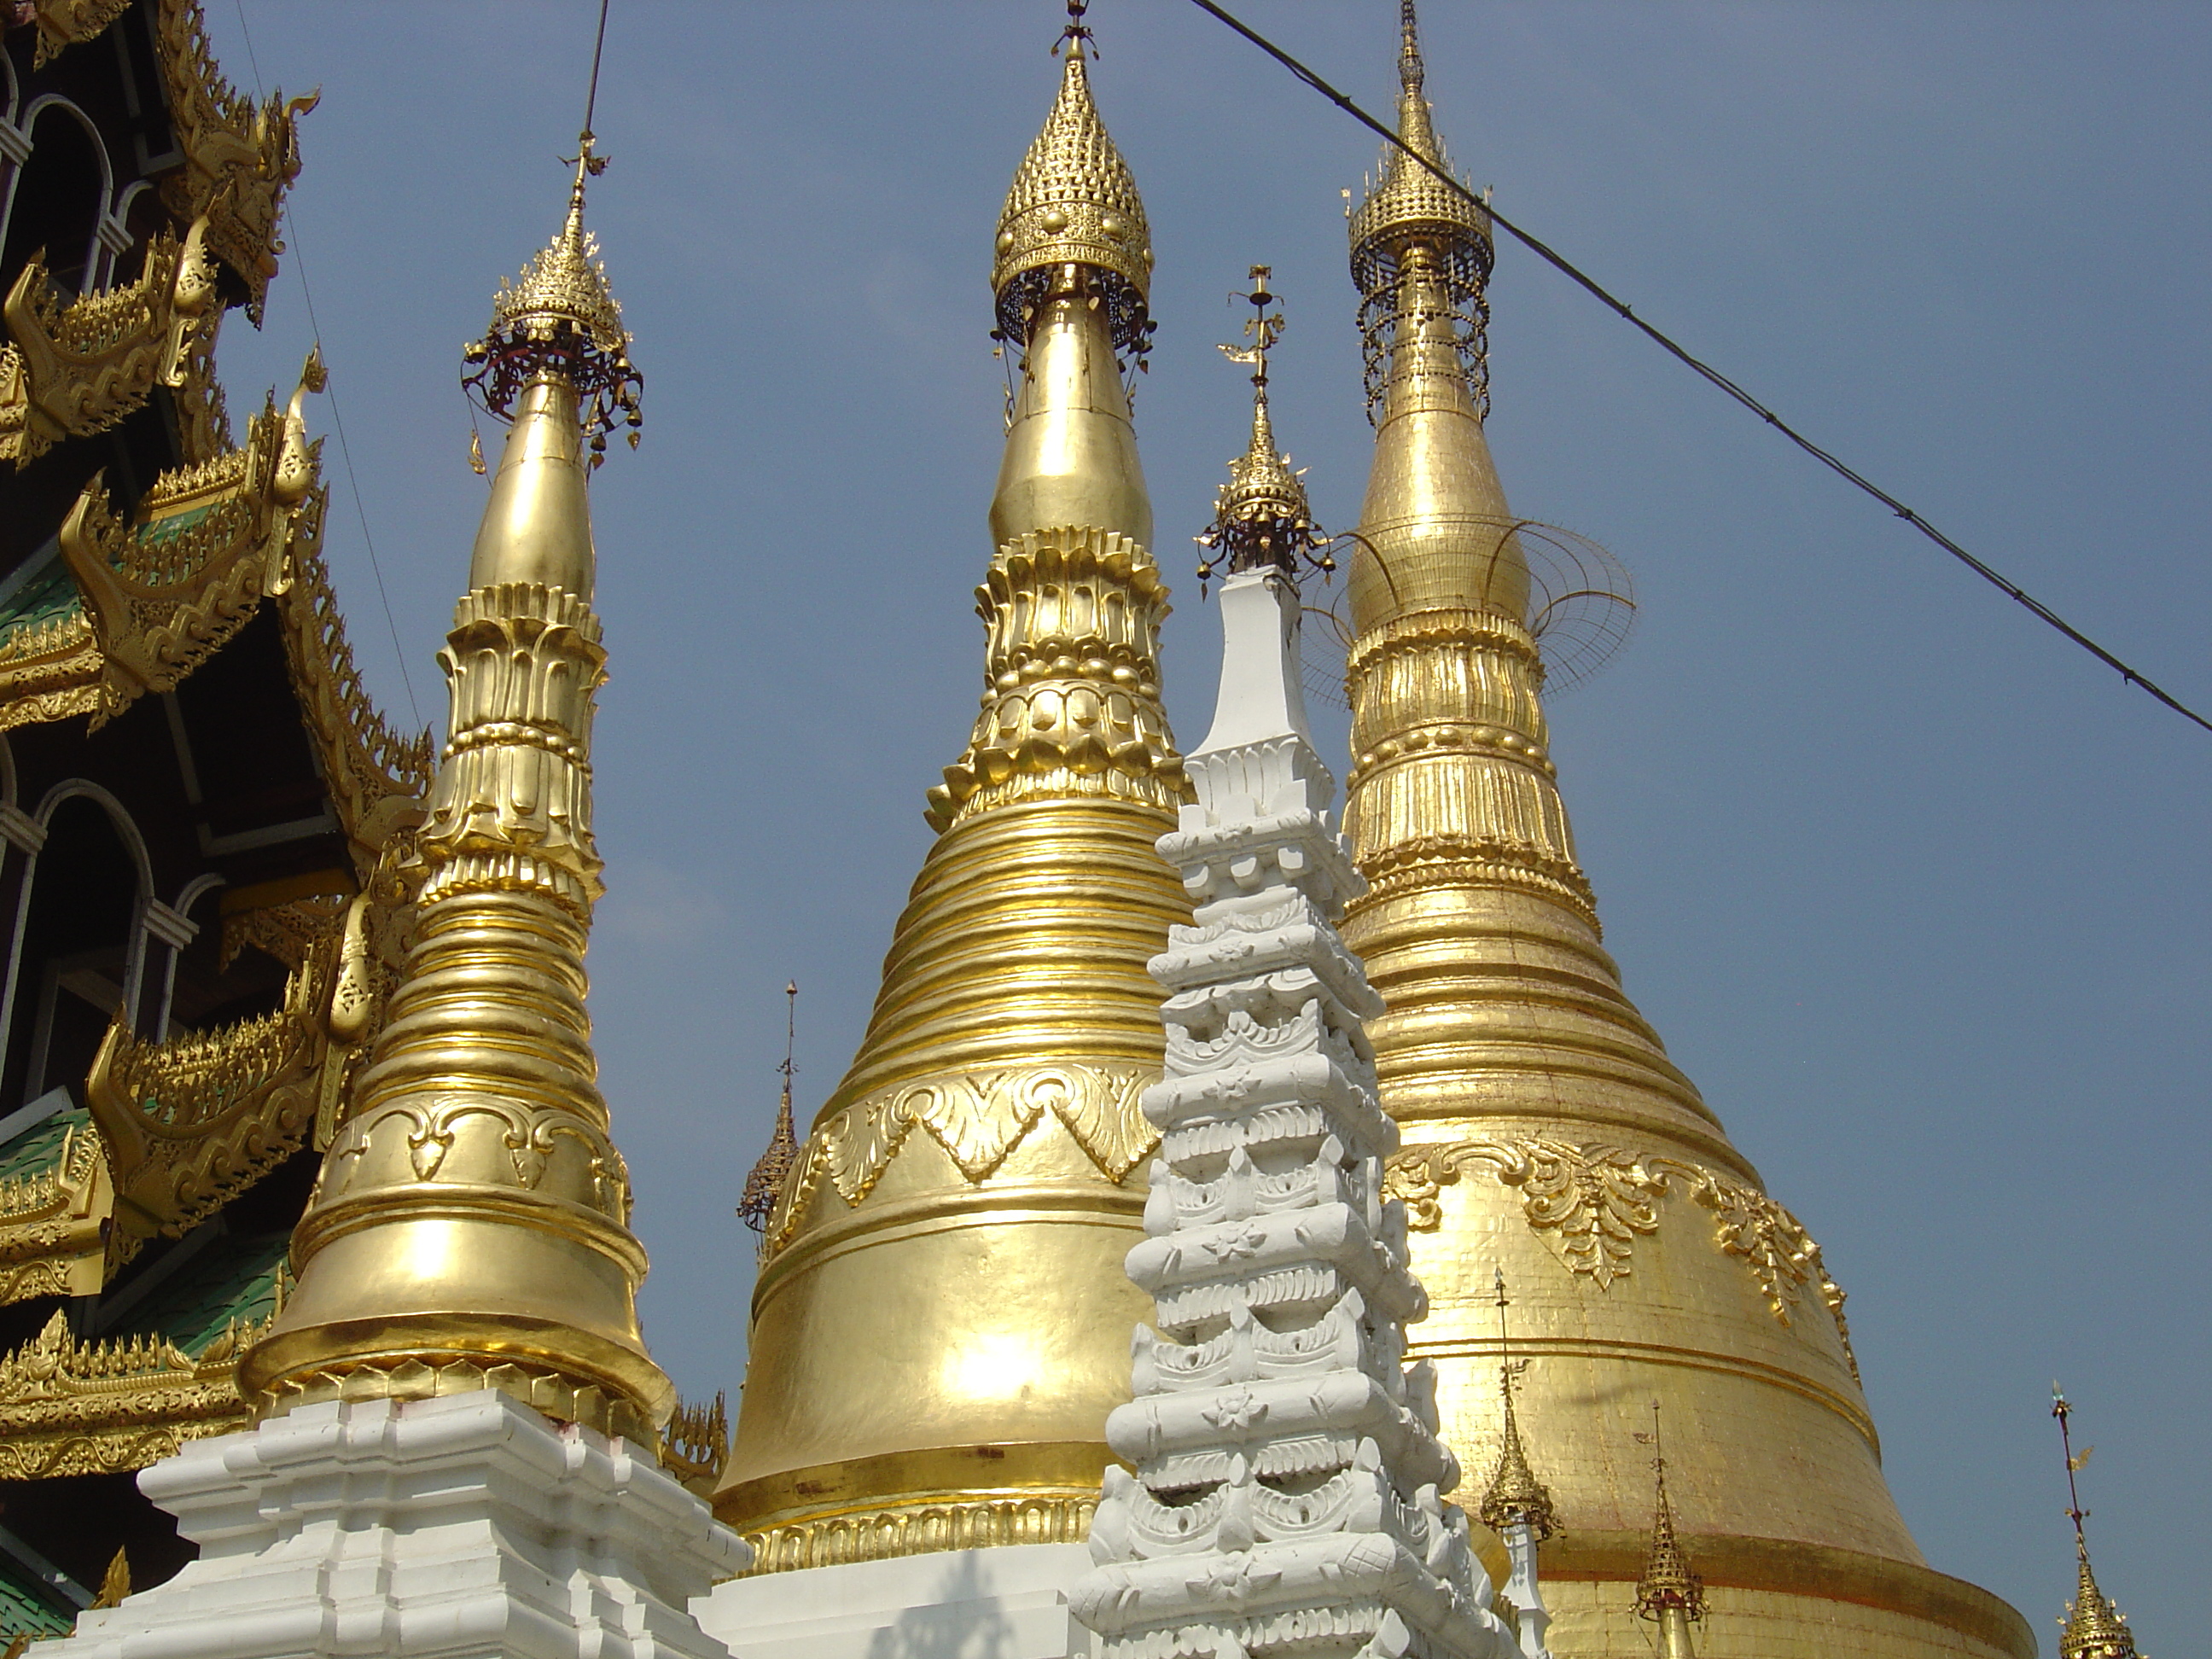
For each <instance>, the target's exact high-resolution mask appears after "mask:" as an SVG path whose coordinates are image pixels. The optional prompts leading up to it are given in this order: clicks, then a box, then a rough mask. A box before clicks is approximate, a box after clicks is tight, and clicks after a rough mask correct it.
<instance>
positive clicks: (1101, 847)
mask: <svg viewBox="0 0 2212 1659" xmlns="http://www.w3.org/2000/svg"><path fill="white" fill-rule="evenodd" d="M1070 10H1071V14H1072V18H1071V23H1070V27H1069V28H1068V30H1067V32H1066V33H1065V34H1064V35H1063V37H1062V41H1063V49H1064V50H1065V51H1066V52H1067V53H1068V54H1069V61H1068V62H1067V63H1066V64H1065V65H1064V67H1063V70H1062V73H1061V79H1060V94H1059V98H1058V100H1057V101H1056V102H1055V103H1054V106H1053V109H1052V112H1051V114H1050V115H1049V116H1048V118H1047V120H1046V123H1045V127H1044V131H1043V132H1042V134H1041V135H1040V136H1039V137H1038V140H1037V142H1036V143H1035V144H1034V145H1032V146H1031V147H1030V153H1029V155H1028V156H1027V157H1026V158H1024V161H1023V162H1022V165H1021V168H1020V170H1019V172H1018V173H1017V175H1016V179H1015V184H1014V189H1013V191H1012V193H1011V194H1010V196H1009V197H1008V202H1007V210H1006V219H1005V221H1004V222H1003V226H1002V228H1001V231H1000V246H999V258H998V260H997V262H996V269H995V271H994V283H995V286H996V290H997V305H996V307H995V319H996V324H997V327H996V330H995V333H996V337H997V338H998V340H999V343H1000V349H1002V350H1004V351H1006V353H1007V355H1008V356H1010V357H1011V358H1012V359H1013V360H1015V361H1016V362H1018V364H1019V366H1020V374H1021V382H1022V383H1021V387H1020V390H1019V392H1018V395H1017V397H1016V399H1015V404H1014V409H1013V411H1012V420H1011V421H1010V422H1009V424H1008V428H1007V432H1006V451H1005V456H1004V459H1003V461H1002V463H1001V465H1000V471H999V483H998V489H997V490H996V492H995V494H994V497H993V499H992V502H991V513H990V526H991V540H992V544H993V549H994V551H993V555H992V557H991V560H990V563H989V566H988V568H987V570H986V572H985V575H984V581H983V585H982V586H981V587H980V588H978V589H977V590H976V592H975V601H976V611H977V613H978V615H979V616H981V618H982V620H983V624H984V629H985V658H984V665H983V686H982V692H983V695H982V698H981V708H980V709H979V710H978V712H977V714H976V716H975V724H974V726H973V727H972V728H971V730H970V733H969V743H968V746H967V748H966V750H964V751H963V753H962V754H961V756H960V757H959V758H958V759H957V760H956V761H955V762H954V763H952V764H951V766H948V767H947V768H945V774H944V781H943V783H942V784H941V785H939V787H937V788H934V789H933V790H931V791H930V793H929V803H928V811H927V816H928V820H929V823H930V825H931V827H932V828H933V829H935V830H936V831H937V832H938V836H937V840H936V842H935V843H934V844H933V847H932V848H931V849H930V852H929V855H928V857H927V860H925V861H924V863H923V865H922V868H921V874H920V875H919V876H918V877H917V878H915V884H914V888H913V890H912V893H911V896H909V898H908V902H907V907H906V909H905V911H904V913H903V914H902V915H901V916H900V918H899V921H898V924H897V927H896V929H895V931H894V932H893V934H892V937H891V946H890V954H889V956H888V957H886V958H885V960H884V977H883V983H882V987H881V989H880V990H879V991H878V994H877V998H876V1005H875V1009H874V1012H873V1014H872V1017H871V1018H870V1020H869V1023H868V1029H867V1031H866V1036H864V1037H863V1038H862V1040H861V1044H860V1052H859V1054H856V1055H855V1056H854V1060H853V1063H852V1066H850V1068H849V1069H848V1071H847V1072H846V1073H845V1076H844V1079H843V1080H842V1082H840V1083H839V1085H837V1087H836V1090H835V1091H832V1092H831V1094H830V1096H829V1100H828V1101H827V1102H826V1103H824V1105H823V1109H822V1111H821V1113H820V1115H817V1118H816V1119H815V1121H814V1124H813V1127H812V1131H811V1133H810V1135H809V1136H808V1139H807V1141H806V1144H805V1146H804V1148H802V1149H801V1151H800V1152H799V1162H798V1164H797V1166H796V1167H795V1168H794V1169H793V1172H792V1175H791V1177H790V1179H789V1180H788V1181H787V1182H786V1183H785V1185H784V1190H783V1194H782V1196H781V1200H779V1202H778V1203H777V1206H776V1207H775V1212H774V1213H773V1214H772V1215H771V1216H770V1217H769V1225H768V1229H767V1231H766V1234H765V1236H764V1238H763V1258H762V1263H763V1265H762V1268H761V1273H760V1278H759V1280H758V1282H757V1286H756V1288H755V1291H754V1294H753V1304H752V1308H753V1323H752V1329H751V1336H750V1342H749V1345H748V1346H749V1359H748V1362H747V1374H746V1382H745V1389H744V1395H743V1396H742V1400H741V1403H740V1407H739V1411H738V1430H737V1441H736V1444H735V1447H734V1449H732V1453H731V1457H730V1462H729V1467H728V1470H727V1473H726V1475H725V1477H724V1480H723V1483H722V1486H721V1488H720V1492H719V1494H718V1496H717V1499H716V1505H715V1507H716V1510H717V1511H718V1513H720V1515H721V1516H722V1517H723V1518H724V1519H725V1520H726V1521H728V1522H731V1523H732V1525H735V1526H737V1527H738V1528H740V1529H741V1530H744V1531H746V1532H748V1533H750V1534H753V1535H754V1537H755V1539H756V1541H757V1543H758V1544H759V1545H760V1547H761V1556H760V1560H761V1565H762V1567H763V1570H766V1571H775V1570H778V1569H781V1568H786V1567H806V1566H812V1565H820V1564H823V1563H825V1562H828V1561H830V1560H854V1559H875V1558H877V1557H880V1556H888V1555H898V1554H913V1553H919V1552H921V1551H924V1550H930V1549H953V1548H963V1547H970V1546H975V1545H981V1544H995V1543H1013V1542H1021V1543H1056V1542H1067V1541H1080V1540H1081V1539H1082V1538H1083V1537H1084V1535H1085V1529H1086V1528H1087V1525H1088V1522H1089V1516H1090V1513H1091V1507H1092V1505H1093V1504H1095V1502H1096V1500H1097V1495H1098V1486H1099V1480H1100V1477H1101V1475H1102V1474H1103V1471H1104V1469H1105V1468H1106V1465H1107V1463H1108V1462H1109V1461H1110V1457H1109V1453H1108V1451H1107V1449H1106V1446H1105V1443H1104V1440H1103V1433H1104V1425H1105V1421H1106V1413H1107V1412H1108V1411H1109V1409H1111V1407H1113V1406H1114V1405H1115V1403H1116V1402H1117V1401H1120V1400H1122V1399H1126V1398H1127V1389H1128V1370H1127V1352H1128V1331H1129V1328H1130V1326H1131V1325H1133V1323H1134V1322H1136V1321H1137V1320H1138V1319H1139V1317H1141V1316H1142V1313H1143V1306H1144V1304H1143V1298H1142V1297H1140V1296H1139V1293H1138V1292H1137V1291H1136V1289H1135V1287H1134V1286H1133V1285H1130V1284H1129V1283H1128V1281H1127V1279H1126V1277H1125V1276H1124V1275H1123V1273H1122V1271H1121V1261H1122V1258H1123V1256H1124V1255H1126V1254H1127V1250H1128V1249H1129V1247H1130V1246H1131V1245H1133V1243H1136V1242H1137V1241H1138V1239H1139V1237H1141V1232H1140V1222H1141V1217H1142V1212H1143V1206H1144V1193H1143V1187H1144V1182H1143V1177H1142V1176H1140V1175H1137V1174H1135V1172H1136V1171H1137V1170H1140V1169H1141V1168H1142V1167H1143V1163H1144V1160H1145V1159H1146V1158H1147V1157H1148V1156H1149V1154H1150V1152H1151V1151H1152V1146H1153V1145H1154V1144H1155V1143H1156V1142H1157V1140H1158V1130H1156V1129H1155V1128H1153V1127H1152V1125H1151V1124H1150V1123H1148V1122H1147V1121H1146V1119H1145V1117H1144V1115H1143V1114H1142V1112H1141V1111H1140V1110H1139V1106H1138V1100H1139V1096H1140V1095H1141V1094H1142V1093H1143V1092H1144V1090H1145V1089H1146V1086H1147V1085H1150V1084H1152V1082H1154V1081H1156V1080H1157V1079H1158V1077H1159V1074H1160V1061H1161V1055H1162V1053H1163V1051H1164V1046H1165V1039H1164V1034H1163V1032H1162V1030H1161V1027H1160V1024H1159V1019H1158V991H1157V989H1156V988H1155V987H1153V985H1152V981H1151V979H1150V978H1149V976H1148V975H1146V971H1145V965H1146V962H1147V961H1149V960H1150V958H1151V957H1153V956H1155V955H1157V954H1158V952H1159V951H1161V950H1163V949H1164V948H1165V946H1166V944H1167V938H1168V927H1169V926H1170V923H1172V922H1175V921H1186V920H1188V916H1189V914H1190V913H1189V908H1188V903H1187V902H1186V901H1185V900H1184V898H1183V896H1182V889H1181V887H1180V885H1179V884H1178V883H1177V880H1176V876H1175V874H1174V872H1172V871H1171V870H1170V868H1169V867H1168V866H1167V865H1165V864H1164V863H1163V862H1162V861H1161V860H1160V858H1159V857H1158V854H1156V853H1155V852H1154V851H1153V843H1154V842H1157V841H1158V838H1159V837H1160V836H1162V835H1164V834H1165V833H1166V832H1167V831H1168V830H1170V829H1173V828H1174V827H1175V823H1176V808H1177V807H1178V806H1179V805H1181V804H1182V802H1183V801H1184V800H1186V799H1188V793H1189V791H1188V784H1187V782H1186V781H1185V780H1184V776H1183V769H1182V759H1181V757H1179V756H1178V755H1177V754H1176V750H1175V746H1174V743H1173V740H1172V738H1170V735H1169V732H1168V726H1167V717H1166V714H1165V713H1164V709H1163V708H1162V707H1161V702H1160V687H1159V665H1158V649H1159V626H1160V622H1161V620H1162V618H1164V617H1165V616H1166V615H1167V610H1168V606H1167V589H1166V587H1165V586H1164V584H1163V583H1162V582H1161V580H1160V577H1159V571H1158V568H1157V566H1156V565H1155V564H1154V562H1153V559H1152V553H1151V550H1150V548H1149V546H1148V544H1149V542H1150V540H1151V538H1152V503H1151V498H1150V496H1149V495H1148V494H1147V493H1146V488H1145V478H1144V471H1143V468H1142V466H1141V465H1139V460H1138V457H1137V441H1136V432H1135V428H1134V426H1133V423H1132V422H1131V420H1130V415H1129V401H1128V397H1127V392H1126V391H1125V389H1124V386H1123V380H1122V374H1123V368H1124V363H1123V360H1124V359H1125V358H1126V357H1127V355H1128V354H1129V353H1130V352H1132V351H1133V350H1136V349H1141V347H1142V345H1143V343H1144V341H1145V338H1146V335H1147V333H1148V332H1149V325H1148V324H1147V323H1146V321H1145V317H1144V309H1143V307H1144V283H1145V279H1146V273H1147V270H1148V269H1149V262H1148V260H1147V259H1146V258H1144V257H1141V256H1142V255H1143V253H1144V236H1145V229H1144V220H1143V210H1142V207H1141V206H1140V204H1139V203H1138V200H1137V195H1136V189H1135V186H1134V185H1133V184H1132V183H1131V182H1130V180H1129V178H1128V173H1127V168H1126V167H1124V166H1123V165H1122V163H1121V158H1120V156H1119V155H1117V154H1115V151H1114V149H1113V146H1112V144H1111V143H1110V142H1109V140H1108V139H1107V137H1106V136H1105V129H1104V127H1103V125H1101V124H1100V123H1099V121H1098V118H1097V110H1096V108H1095V107H1094V106H1093V105H1092V103H1091V88H1090V82H1089V78H1088V73H1087V70H1086V62H1085V58H1084V57H1083V56H1082V53H1083V52H1084V49H1085V41H1086V40H1087V39H1088V35H1087V33H1086V32H1085V30H1084V27H1083V24H1082V17H1081V13H1082V8H1081V5H1080V4H1079V3H1077V4H1074V5H1072V6H1071V8H1070ZM1109 231H1110V232H1112V233H1114V234H1109Z"/></svg>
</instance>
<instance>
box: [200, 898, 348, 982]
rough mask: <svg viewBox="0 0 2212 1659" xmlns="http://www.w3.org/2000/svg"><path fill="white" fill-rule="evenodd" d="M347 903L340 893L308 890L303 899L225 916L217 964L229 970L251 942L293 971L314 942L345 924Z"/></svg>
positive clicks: (329, 936) (321, 940) (331, 934)
mask: <svg viewBox="0 0 2212 1659" xmlns="http://www.w3.org/2000/svg"><path fill="white" fill-rule="evenodd" d="M348 903H349V900H348V898H347V896H346V895H344V894H343V893H311V894H309V895H308V896H307V897H305V898H297V899H289V900H287V901H286V902H283V903H282V904H264V905H261V906H259V907H258V908H254V909H252V910H240V911H237V912H235V913H234V914H232V915H226V916H225V917H223V919H222V954H221V958H220V962H219V966H220V967H221V968H222V970H223V971H224V972H226V973H227V972H228V971H229V969H230V964H231V963H233V962H234V961H236V960H237V959H238V953H239V952H240V951H243V950H244V949H246V946H247V945H252V947H253V948H254V949H255V950H257V951H262V952H263V953H264V954H265V955H268V956H271V957H275V958H276V960H277V961H279V962H281V963H283V964H284V966H285V967H286V968H288V969H291V970H292V971H294V972H295V973H296V972H298V971H299V969H301V968H302V967H304V966H306V965H307V957H308V954H309V952H311V951H313V949H314V948H315V946H316V945H320V944H321V943H322V942H323V941H324V940H325V939H331V938H332V937H334V936H335V935H336V934H337V931H338V929H339V928H340V927H343V926H344V924H345V915H346V906H347V904H348Z"/></svg>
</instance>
